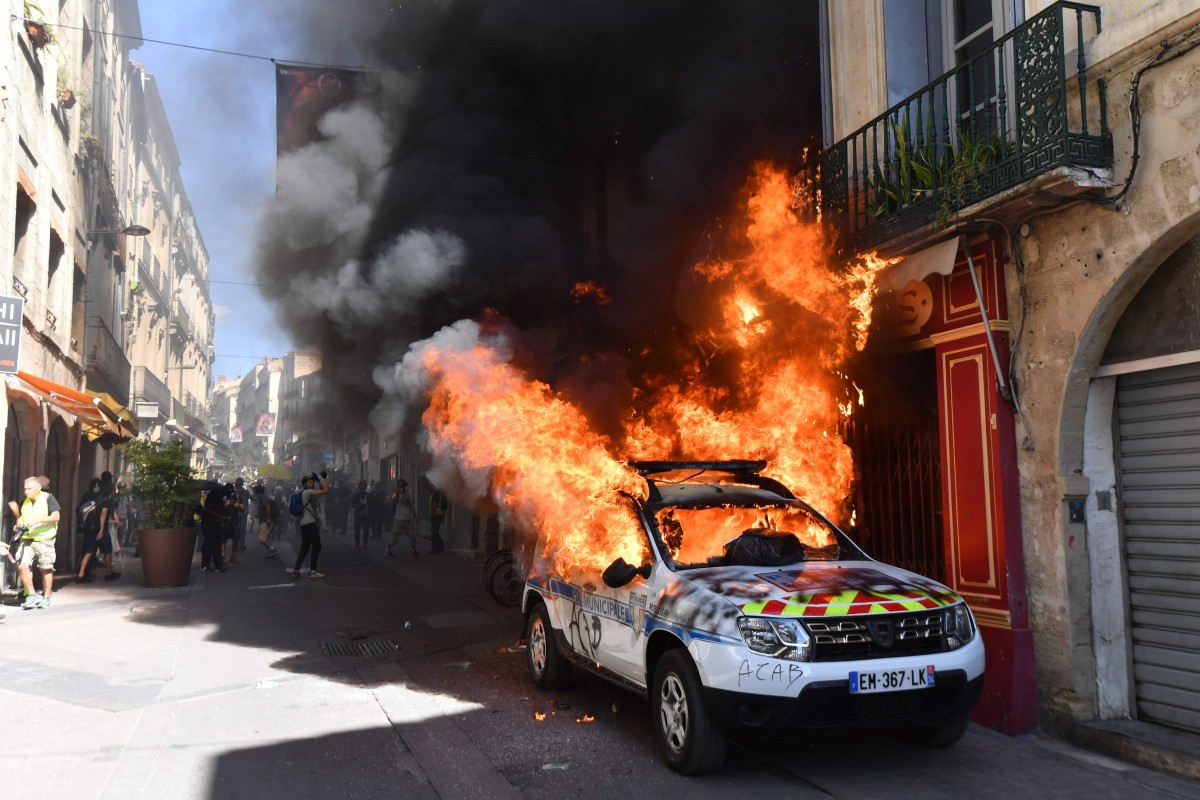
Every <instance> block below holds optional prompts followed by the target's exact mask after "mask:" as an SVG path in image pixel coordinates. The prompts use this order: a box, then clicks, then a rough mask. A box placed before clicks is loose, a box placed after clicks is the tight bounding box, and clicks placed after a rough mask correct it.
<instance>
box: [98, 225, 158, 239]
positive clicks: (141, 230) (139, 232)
mask: <svg viewBox="0 0 1200 800" xmlns="http://www.w3.org/2000/svg"><path fill="white" fill-rule="evenodd" d="M105 233H119V234H121V235H122V236H149V235H150V229H149V228H147V227H146V226H145V225H126V226H125V227H124V228H98V229H96V230H94V231H88V238H89V239H90V238H92V237H93V236H100V235H102V234H105Z"/></svg>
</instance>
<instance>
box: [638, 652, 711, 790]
mask: <svg viewBox="0 0 1200 800" xmlns="http://www.w3.org/2000/svg"><path fill="white" fill-rule="evenodd" d="M650 708H651V713H652V714H653V715H654V738H655V739H657V740H658V747H659V750H660V751H661V752H662V756H663V760H664V761H666V762H667V766H669V767H670V768H671V769H673V770H675V771H676V772H678V773H680V774H682V775H703V774H704V773H706V772H713V771H715V770H718V769H720V768H721V765H722V764H724V763H725V753H726V752H727V750H728V749H729V742H728V740H727V739H726V738H725V733H724V731H722V730H721V729H720V728H718V727H717V725H716V724H715V723H714V721H713V719H712V716H711V715H710V714H709V712H708V708H707V707H706V706H705V705H704V695H703V691H702V688H701V684H700V675H699V673H697V672H696V665H695V664H693V663H692V659H691V656H689V655H688V652H687V651H686V650H683V649H675V650H670V651H668V652H667V653H666V654H665V655H664V656H663V657H662V660H661V661H659V663H658V669H656V670H655V672H654V687H653V691H652V693H651V702H650Z"/></svg>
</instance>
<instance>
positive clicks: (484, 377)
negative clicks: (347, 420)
mask: <svg viewBox="0 0 1200 800" xmlns="http://www.w3.org/2000/svg"><path fill="white" fill-rule="evenodd" d="M473 351H474V352H475V353H476V354H477V357H474V358H471V359H465V360H461V361H458V362H457V363H458V366H459V367H460V368H462V367H466V368H467V369H471V368H474V369H477V370H478V374H477V375H476V376H475V380H474V381H469V382H472V383H478V384H483V383H484V382H486V381H488V379H489V378H490V377H494V376H495V374H496V366H497V365H498V364H504V363H508V362H510V361H511V360H512V358H513V350H512V347H511V344H510V343H509V341H508V339H507V337H506V336H504V335H503V334H498V333H487V332H485V331H484V330H483V328H482V327H481V326H480V325H479V323H477V322H475V321H473V320H467V319H464V320H459V321H458V322H455V323H454V324H452V325H447V326H446V327H444V328H442V329H441V330H440V331H438V332H437V333H435V334H434V335H433V336H431V337H429V338H428V339H424V340H422V341H419V342H414V343H413V344H412V346H411V347H409V349H408V351H407V352H406V353H405V354H404V357H403V358H402V359H400V361H399V362H397V363H395V364H394V365H392V366H390V367H388V366H381V367H377V368H376V369H375V373H374V375H373V377H374V380H375V384H376V385H377V386H378V387H379V388H380V390H381V391H382V392H383V397H382V399H381V400H380V401H379V404H378V405H377V406H376V407H375V409H374V410H373V411H372V412H371V424H372V425H373V426H374V427H375V428H376V429H377V430H380V431H386V432H393V431H398V430H400V429H401V428H402V427H403V426H404V422H405V415H406V412H407V410H408V409H410V408H411V409H423V408H425V406H426V404H427V402H428V395H429V392H430V390H431V389H432V379H431V376H430V374H429V370H428V368H427V366H426V365H427V363H428V360H427V357H428V356H429V355H430V354H431V353H432V352H436V353H438V354H441V355H442V356H443V357H447V356H451V357H452V356H453V355H455V354H465V353H471V352H473ZM417 442H418V444H419V446H420V447H421V448H422V450H424V451H425V452H426V453H427V454H428V455H430V456H431V457H432V463H431V466H430V467H429V469H428V470H427V471H426V473H425V474H426V477H427V478H428V479H429V480H430V481H431V482H432V483H433V485H434V486H438V487H440V488H442V489H443V490H445V491H446V492H447V493H448V494H449V495H450V496H451V497H452V498H453V499H454V500H456V501H457V502H460V503H463V504H465V505H468V506H471V507H474V506H476V504H477V503H478V501H480V500H482V499H484V498H487V497H488V496H489V492H490V491H491V488H492V469H493V465H492V464H490V463H489V464H470V463H468V462H467V461H466V460H464V459H462V458H460V457H458V456H459V454H445V453H442V454H439V453H436V452H434V446H433V443H432V441H431V440H430V438H429V434H428V432H427V431H426V430H424V429H423V428H422V429H421V430H420V431H419V432H418V434H417Z"/></svg>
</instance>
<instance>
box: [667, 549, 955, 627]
mask: <svg viewBox="0 0 1200 800" xmlns="http://www.w3.org/2000/svg"><path fill="white" fill-rule="evenodd" d="M679 577H680V578H682V579H683V580H684V581H685V582H687V583H689V584H691V585H692V586H693V587H695V588H697V589H701V590H706V591H708V592H712V593H713V594H716V595H719V596H721V597H722V598H724V599H726V600H727V601H729V602H730V603H732V604H733V605H735V606H737V607H738V608H739V609H741V611H742V613H743V614H747V615H752V616H784V617H824V616H845V615H847V614H883V613H888V612H900V611H919V610H921V609H933V608H941V607H943V606H949V605H953V604H955V603H957V602H959V601H960V600H961V598H960V597H959V596H958V595H957V594H955V593H954V592H953V591H951V590H950V589H948V588H947V587H945V586H943V585H942V584H940V583H938V582H937V581H934V580H930V579H929V578H924V577H922V576H920V575H917V574H915V573H912V572H908V571H907V570H903V569H900V568H899V567H893V566H890V565H888V564H882V563H880V562H878V561H838V562H816V563H810V564H792V565H789V566H786V567H710V568H704V569H698V570H688V571H686V572H681V573H679Z"/></svg>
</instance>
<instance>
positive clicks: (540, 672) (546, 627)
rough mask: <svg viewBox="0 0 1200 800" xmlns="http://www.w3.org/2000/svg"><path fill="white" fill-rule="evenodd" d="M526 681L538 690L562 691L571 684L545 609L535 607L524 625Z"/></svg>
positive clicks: (569, 665) (569, 673) (569, 675)
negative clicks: (531, 681) (526, 665)
mask: <svg viewBox="0 0 1200 800" xmlns="http://www.w3.org/2000/svg"><path fill="white" fill-rule="evenodd" d="M525 642H526V644H527V651H526V652H527V655H528V660H529V677H530V678H532V679H533V685H534V686H536V687H537V688H539V689H544V690H548V689H563V688H565V687H566V686H567V684H569V683H570V682H571V664H570V662H569V661H567V659H566V658H565V657H564V656H563V654H562V653H561V652H559V650H558V643H557V642H556V641H555V639H554V628H553V627H551V625H550V615H549V614H548V613H547V611H546V606H545V605H544V604H542V603H538V604H537V605H536V606H534V607H533V610H532V611H530V612H529V619H528V620H527V621H526V623H525Z"/></svg>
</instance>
